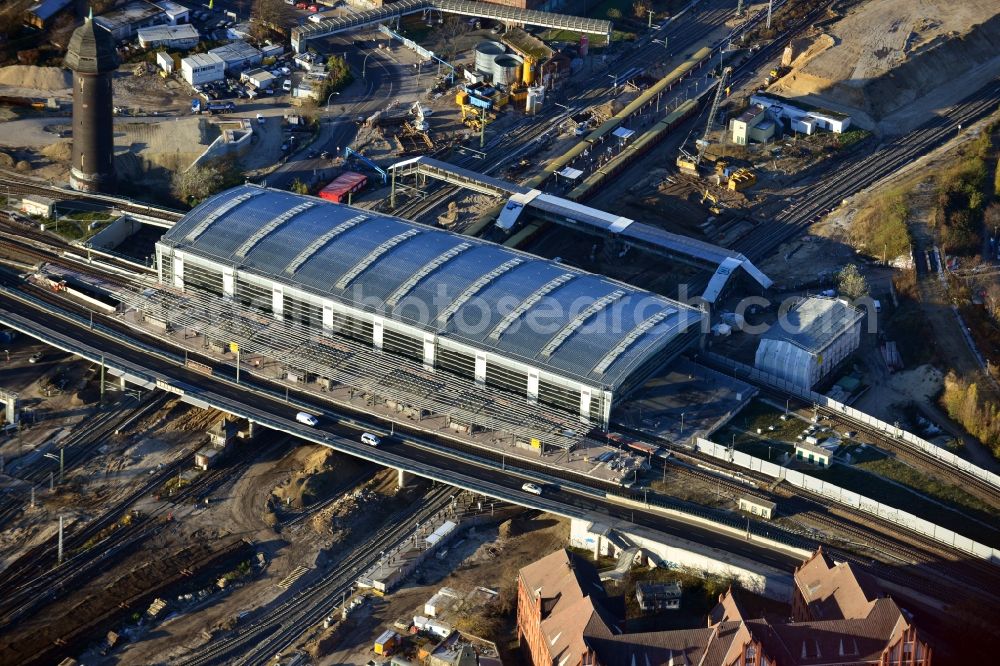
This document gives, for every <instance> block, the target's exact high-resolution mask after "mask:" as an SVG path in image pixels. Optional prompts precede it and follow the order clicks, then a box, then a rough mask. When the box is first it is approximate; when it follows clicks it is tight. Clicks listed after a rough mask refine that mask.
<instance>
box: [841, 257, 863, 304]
mask: <svg viewBox="0 0 1000 666" xmlns="http://www.w3.org/2000/svg"><path fill="white" fill-rule="evenodd" d="M837 288H838V290H839V291H840V293H841V294H843V295H844V296H846V297H847V298H849V299H851V300H852V301H853V300H857V299H859V298H861V297H862V296H867V295H868V282H867V281H866V280H865V276H864V275H862V274H861V271H859V270H858V267H857V266H855V265H854V264H847V265H846V266H844V267H843V268H842V269H841V270H840V273H838V274H837Z"/></svg>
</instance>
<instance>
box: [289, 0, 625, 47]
mask: <svg viewBox="0 0 1000 666" xmlns="http://www.w3.org/2000/svg"><path fill="white" fill-rule="evenodd" d="M426 11H439V12H443V13H446V14H456V15H458V16H476V17H478V18H487V19H493V20H496V21H502V22H504V23H511V24H518V25H536V26H540V27H543V28H554V29H557V30H572V31H574V32H582V33H586V34H590V35H602V36H604V37H606V38H607V39H609V40H610V38H611V22H610V21H605V20H602V19H592V18H584V17H580V16H570V15H569V14H556V13H553V12H542V11H538V10H535V9H520V8H518V7H505V6H503V5H494V4H492V3H488V2H477V1H476V0H399V1H398V2H393V3H392V4H389V5H384V6H382V7H378V8H376V9H369V10H367V11H363V12H358V13H356V14H352V15H351V16H344V17H335V18H328V19H325V20H323V21H320V22H319V23H309V24H308V25H301V26H298V27H297V28H295V29H293V30H292V48H294V49H295V52H296V53H302V52H303V51H305V50H306V48H307V45H308V42H309V40H310V39H318V38H321V37H327V36H329V35H335V34H337V33H341V32H350V31H351V30H357V29H358V28H364V27H366V26H370V25H375V24H378V23H385V22H388V21H391V20H393V19H398V18H400V17H403V16H406V15H408V14H416V13H420V12H426Z"/></svg>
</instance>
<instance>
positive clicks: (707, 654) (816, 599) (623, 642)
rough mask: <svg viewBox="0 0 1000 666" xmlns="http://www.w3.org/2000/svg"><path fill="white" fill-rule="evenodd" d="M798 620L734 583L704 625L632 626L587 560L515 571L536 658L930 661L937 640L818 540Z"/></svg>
mask: <svg viewBox="0 0 1000 666" xmlns="http://www.w3.org/2000/svg"><path fill="white" fill-rule="evenodd" d="M795 586H796V589H795V593H794V599H793V600H792V609H793V610H792V622H788V623H775V622H771V621H768V620H764V619H751V618H748V617H746V614H745V613H744V612H743V610H742V609H741V608H740V605H739V603H738V601H737V599H736V597H735V596H734V595H733V592H732V590H730V591H727V592H726V593H725V594H723V595H721V596H720V598H719V603H718V605H716V607H715V608H714V609H713V610H712V612H711V614H710V615H709V618H708V626H707V627H705V628H702V629H683V630H676V631H652V632H634V633H629V632H627V631H626V629H625V623H624V620H623V619H622V618H623V613H621V612H620V609H619V608H618V606H620V600H617V599H613V598H611V597H608V596H607V594H606V593H605V591H604V586H603V585H602V584H601V582H600V578H599V576H598V575H597V571H596V570H595V569H594V567H593V565H592V564H591V563H590V562H588V561H587V560H585V559H583V558H581V557H579V556H577V555H574V554H573V553H570V552H568V551H565V550H559V551H556V552H554V553H551V554H550V555H547V556H546V557H543V558H542V559H540V560H538V561H536V562H534V563H532V564H529V565H528V566H526V567H524V568H523V569H521V570H520V572H519V575H518V608H517V632H518V640H519V642H520V644H521V647H522V650H523V651H524V653H525V655H526V657H527V660H528V662H529V663H531V664H532V665H533V666H931V649H930V647H929V646H928V645H927V643H926V642H925V641H923V640H922V639H921V637H920V635H919V633H918V631H917V629H916V627H914V626H913V624H912V623H911V622H910V621H909V619H908V618H907V616H906V615H905V614H904V612H903V611H902V610H900V608H899V607H898V606H897V605H896V603H895V602H894V601H893V600H892V599H890V598H888V597H884V596H881V594H880V592H879V591H878V588H877V586H876V585H875V583H874V581H873V580H871V579H870V578H869V577H868V576H867V575H865V574H863V573H861V572H858V571H856V570H855V569H854V568H852V567H851V565H850V564H840V563H837V564H835V563H833V562H832V561H830V560H829V559H828V558H827V557H826V555H825V554H824V553H823V551H822V550H821V549H820V550H817V551H816V553H815V554H813V556H812V557H810V558H809V559H808V560H806V561H805V562H804V563H803V564H802V565H801V566H800V567H798V568H797V569H796V571H795Z"/></svg>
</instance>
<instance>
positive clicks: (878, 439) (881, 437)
mask: <svg viewBox="0 0 1000 666" xmlns="http://www.w3.org/2000/svg"><path fill="white" fill-rule="evenodd" d="M699 361H700V362H701V363H704V364H705V365H707V366H709V367H711V368H714V369H716V370H719V371H720V372H724V373H726V374H730V375H733V376H738V377H739V379H741V380H742V381H746V382H748V383H751V384H753V385H754V386H756V387H757V388H758V389H759V390H760V392H761V394H762V395H767V396H770V397H771V398H773V399H775V400H778V401H779V402H780V401H781V400H786V399H787V400H789V401H790V404H791V405H792V406H794V407H795V408H796V409H815V410H816V412H817V413H818V414H822V415H823V416H824V417H828V418H830V419H831V420H832V421H834V422H835V423H838V424H840V425H841V426H843V428H844V429H845V430H855V431H857V432H860V433H863V434H864V435H866V436H867V437H869V438H870V439H871V440H872V443H873V444H875V445H876V446H878V447H880V448H884V449H888V450H889V451H892V452H893V453H896V454H899V455H901V456H902V457H905V458H907V459H909V460H911V461H912V462H914V463H917V464H919V465H922V466H924V468H925V469H927V470H928V471H930V472H931V473H935V474H936V475H938V476H944V477H947V479H948V480H949V481H953V482H954V483H956V484H957V485H959V486H960V487H961V488H963V489H964V490H965V491H966V492H968V493H970V494H971V495H974V496H975V497H977V498H979V499H980V500H982V501H984V502H986V503H988V504H990V505H991V506H1000V492H998V490H997V488H996V487H995V486H994V485H992V484H991V483H989V482H988V481H986V480H984V479H982V478H980V477H978V476H976V475H975V474H973V473H971V472H968V471H966V470H963V469H961V468H958V467H954V466H952V465H949V464H948V463H947V462H945V461H943V460H941V459H939V458H936V457H935V456H933V455H931V454H929V453H927V452H926V451H924V450H923V449H921V448H918V447H916V446H914V445H912V444H910V443H908V442H907V441H906V440H904V439H900V438H897V437H892V436H890V435H889V434H887V433H885V432H883V431H882V430H879V429H878V428H875V427H874V426H871V425H869V424H867V423H865V422H864V421H860V420H858V419H855V418H852V417H851V416H850V415H848V414H844V413H843V412H840V411H838V410H835V409H831V408H829V407H824V406H821V405H812V404H808V403H806V402H805V401H803V400H802V399H801V398H800V397H798V396H797V395H795V394H793V393H791V392H786V391H783V390H781V389H779V388H776V387H773V386H771V385H770V384H764V383H761V382H759V381H756V380H754V379H753V378H752V377H747V376H745V375H743V374H742V373H735V374H734V373H733V368H731V367H729V366H727V365H725V364H723V363H719V362H718V361H715V360H714V359H713V358H712V357H711V356H710V355H702V356H701V357H700V358H699Z"/></svg>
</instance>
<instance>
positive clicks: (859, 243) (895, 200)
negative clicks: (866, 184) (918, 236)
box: [851, 189, 910, 260]
mask: <svg viewBox="0 0 1000 666" xmlns="http://www.w3.org/2000/svg"><path fill="white" fill-rule="evenodd" d="M908 195H909V192H908V191H907V190H903V189H894V190H891V191H889V192H884V193H882V194H880V195H878V196H875V197H871V198H870V199H869V200H868V202H867V204H866V205H865V207H864V208H862V209H861V210H860V211H858V214H857V215H855V216H854V220H853V221H852V222H851V243H852V244H853V245H854V246H855V247H857V248H859V249H863V250H865V251H866V252H867V254H869V255H870V256H873V257H884V258H886V259H890V260H891V259H895V258H896V257H899V256H901V255H907V254H909V252H910V233H909V229H908V228H907V226H906V218H907V217H908V216H909V214H910V209H909V207H908V206H907V205H906V199H907V197H908Z"/></svg>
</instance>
